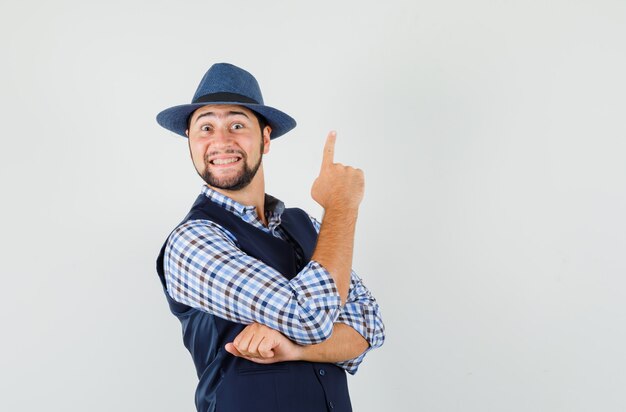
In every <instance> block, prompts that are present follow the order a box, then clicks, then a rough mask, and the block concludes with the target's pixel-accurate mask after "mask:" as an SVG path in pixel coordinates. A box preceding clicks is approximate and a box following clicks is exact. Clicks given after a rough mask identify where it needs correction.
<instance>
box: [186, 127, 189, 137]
mask: <svg viewBox="0 0 626 412" xmlns="http://www.w3.org/2000/svg"><path fill="white" fill-rule="evenodd" d="M185 134H186V135H187V137H189V129H185Z"/></svg>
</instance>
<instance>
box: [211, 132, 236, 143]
mask: <svg viewBox="0 0 626 412" xmlns="http://www.w3.org/2000/svg"><path fill="white" fill-rule="evenodd" d="M232 142H233V136H232V135H231V134H230V133H229V132H228V130H227V129H223V128H217V129H215V131H214V132H213V135H212V136H211V146H214V147H215V146H217V147H228V146H231V145H232Z"/></svg>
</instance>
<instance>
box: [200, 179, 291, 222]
mask: <svg viewBox="0 0 626 412" xmlns="http://www.w3.org/2000/svg"><path fill="white" fill-rule="evenodd" d="M202 194H204V195H205V196H206V197H208V198H209V199H210V200H211V201H213V202H215V203H217V204H218V205H219V206H221V207H223V208H224V209H226V210H228V211H229V212H231V213H234V214H235V215H237V216H239V217H240V218H242V219H243V220H245V221H246V222H249V223H254V224H257V223H258V224H259V225H261V226H263V224H262V223H261V221H260V220H259V218H258V216H257V213H256V208H255V207H254V206H246V205H243V204H241V203H239V202H236V201H235V200H233V199H231V198H230V197H228V196H225V195H223V194H221V193H220V192H218V191H216V190H214V189H211V188H210V187H209V186H207V185H203V186H202ZM284 210H285V204H284V203H283V202H282V201H281V200H280V199H277V198H275V197H274V196H271V195H268V194H267V193H266V194H265V215H266V217H267V220H268V227H269V228H272V227H274V226H276V225H278V224H280V216H281V215H282V213H283V211H284Z"/></svg>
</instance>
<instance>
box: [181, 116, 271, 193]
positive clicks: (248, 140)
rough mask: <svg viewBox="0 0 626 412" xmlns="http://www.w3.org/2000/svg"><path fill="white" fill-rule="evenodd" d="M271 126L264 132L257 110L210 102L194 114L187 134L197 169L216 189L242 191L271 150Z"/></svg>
mask: <svg viewBox="0 0 626 412" xmlns="http://www.w3.org/2000/svg"><path fill="white" fill-rule="evenodd" d="M270 132H271V129H270V127H269V126H268V127H265V129H264V130H263V131H261V129H260V127H259V122H258V120H257V118H256V116H255V115H254V113H253V112H252V111H250V110H248V109H246V108H245V107H241V106H235V105H207V106H203V107H201V108H199V109H197V110H196V111H195V112H194V113H193V115H192V116H191V121H190V122H189V129H188V130H187V136H188V137H189V151H190V152H191V159H192V160H193V164H194V166H195V168H196V171H197V172H198V174H199V175H200V177H202V179H203V180H204V181H205V182H206V183H207V184H208V185H209V186H212V187H215V188H219V189H224V190H240V189H243V188H244V187H246V186H247V185H248V184H249V183H250V182H251V181H252V180H253V179H254V178H255V176H256V175H257V171H258V169H259V167H260V166H261V159H262V157H263V154H265V153H267V152H268V151H269V145H270Z"/></svg>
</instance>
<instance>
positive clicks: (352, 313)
mask: <svg viewBox="0 0 626 412" xmlns="http://www.w3.org/2000/svg"><path fill="white" fill-rule="evenodd" d="M310 219H311V222H312V223H313V227H314V228H315V230H317V231H318V232H319V231H320V226H321V225H320V222H319V221H318V220H317V219H315V218H314V217H312V216H311V217H310ZM338 324H344V325H346V326H348V327H350V328H352V329H353V330H354V331H356V332H358V333H357V335H360V336H362V337H363V338H364V339H365V340H366V342H367V343H368V345H367V347H366V348H365V350H364V351H361V352H359V353H358V354H356V355H355V356H353V357H352V358H347V359H341V360H338V361H336V363H337V364H338V365H339V366H341V367H342V368H344V369H346V370H347V371H348V372H350V373H355V372H356V370H357V369H358V367H359V365H360V364H361V362H362V361H363V359H364V358H365V355H366V353H367V352H369V351H370V350H372V349H375V348H379V347H381V346H382V345H383V343H384V341H385V325H384V323H383V320H382V316H381V313H380V308H379V306H378V303H377V302H376V299H375V298H374V296H372V293H371V292H370V291H369V289H367V287H366V286H365V285H364V284H363V281H362V280H361V278H360V277H359V276H358V275H357V274H356V273H355V272H354V271H351V281H350V292H349V294H348V299H347V301H346V303H345V305H344V306H343V308H342V310H341V313H340V314H339V317H338V318H337V320H336V321H335V326H337V325H338Z"/></svg>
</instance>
